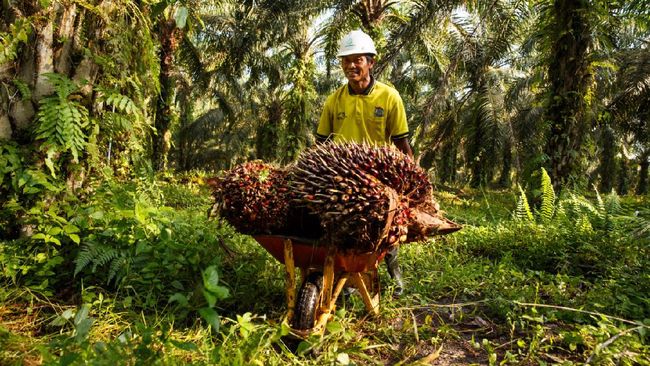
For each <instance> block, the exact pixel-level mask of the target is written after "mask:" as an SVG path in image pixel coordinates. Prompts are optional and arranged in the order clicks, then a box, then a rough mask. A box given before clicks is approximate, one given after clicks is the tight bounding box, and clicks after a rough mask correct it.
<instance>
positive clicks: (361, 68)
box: [341, 55, 375, 83]
mask: <svg viewBox="0 0 650 366" xmlns="http://www.w3.org/2000/svg"><path fill="white" fill-rule="evenodd" d="M373 66H375V60H374V59H372V60H370V61H369V58H368V57H367V56H366V55H348V56H343V57H341V67H342V68H343V72H344V73H345V77H346V78H347V79H348V81H350V82H357V83H358V82H361V81H365V80H370V70H372V67H373Z"/></svg>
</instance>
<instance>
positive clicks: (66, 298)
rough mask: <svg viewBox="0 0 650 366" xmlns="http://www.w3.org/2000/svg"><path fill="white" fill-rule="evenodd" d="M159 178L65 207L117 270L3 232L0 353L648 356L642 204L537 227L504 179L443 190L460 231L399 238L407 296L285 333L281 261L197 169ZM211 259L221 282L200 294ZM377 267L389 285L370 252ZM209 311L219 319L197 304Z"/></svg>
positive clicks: (559, 359)
mask: <svg viewBox="0 0 650 366" xmlns="http://www.w3.org/2000/svg"><path fill="white" fill-rule="evenodd" d="M157 184H158V186H157V187H156V186H155V185H154V186H151V185H148V186H147V185H142V186H139V185H137V184H136V185H129V186H123V185H119V184H114V185H113V186H109V187H104V188H102V189H99V190H98V191H97V192H98V193H97V194H96V196H95V198H94V201H93V202H92V203H91V204H90V205H88V206H85V207H84V208H83V210H81V208H79V209H80V210H81V211H77V212H84V214H83V215H86V216H88V215H89V212H90V215H92V212H96V211H98V210H99V209H101V208H102V207H103V209H102V210H104V211H105V213H104V214H103V216H102V217H103V219H102V220H101V221H92V220H91V221H92V222H90V221H83V220H82V219H81V218H82V217H83V216H82V215H78V216H75V217H77V218H76V219H75V218H70V222H74V223H76V225H77V226H78V227H79V229H80V235H81V236H82V240H81V246H83V243H84V242H87V241H88V240H90V241H91V242H92V240H94V241H97V240H99V239H101V240H103V241H102V243H104V244H105V243H110V245H111V246H112V248H116V249H118V250H119V253H120V256H121V257H119V258H124V261H125V262H124V263H127V264H128V265H124V266H123V267H120V271H118V272H116V273H117V274H116V275H115V276H114V277H113V278H110V279H109V278H108V270H109V269H110V266H111V264H110V263H108V262H107V263H108V264H106V263H101V262H100V263H97V266H96V267H95V268H94V269H93V266H92V265H88V266H87V267H85V268H83V269H82V270H81V271H80V272H79V273H78V275H77V276H74V277H72V276H70V273H67V272H64V271H69V270H70V269H71V268H74V259H75V258H74V256H76V255H78V253H79V248H80V246H79V245H76V244H74V243H71V242H69V241H68V242H65V241H63V242H62V245H63V246H64V247H67V248H69V250H63V249H62V250H60V253H61V254H57V255H56V256H53V257H51V258H50V257H43V256H41V257H39V258H40V259H38V260H37V259H35V257H32V256H31V255H30V254H29V253H25V252H21V251H20V250H22V249H20V248H33V247H34V244H33V243H32V244H29V243H27V244H26V243H22V244H21V245H22V246H16V245H17V244H16V243H15V242H4V243H1V244H0V254H1V255H2V256H1V257H0V258H2V262H0V263H1V265H2V272H1V273H3V277H1V278H0V281H2V282H0V283H1V284H2V286H1V287H0V364H3V365H4V364H8V365H12V364H17V365H20V364H98V365H104V364H106V365H114V364H126V365H138V364H142V365H152V364H164V365H168V364H179V365H180V364H199V365H200V364H221V365H251V364H252V365H291V364H293V365H323V364H332V365H337V364H339V365H343V364H357V365H375V364H377V365H384V364H391V365H392V364H398V365H405V364H418V363H420V364H425V363H427V362H434V361H435V362H437V363H436V364H441V365H459V364H478V365H483V364H517V365H518V364H529V365H538V364H563V365H574V364H584V363H585V362H586V361H589V362H590V363H592V364H604V365H607V364H612V365H613V364H629V365H632V364H641V365H644V364H645V365H647V364H650V361H649V358H648V354H649V352H650V348H649V346H648V330H649V329H648V326H650V321H649V320H648V318H650V301H649V300H648V294H649V293H650V288H649V286H650V270H648V268H649V265H650V263H649V262H650V260H649V259H648V258H649V257H650V256H649V255H648V244H649V238H648V236H647V234H646V235H645V236H643V235H641V236H638V235H636V236H635V233H639V232H641V231H639V230H638V228H639V225H641V226H643V225H644V224H647V221H644V220H647V216H643V215H645V213H643V212H642V214H641V217H637V218H634V216H633V215H632V214H631V213H632V212H634V211H636V210H641V211H643V208H644V207H647V205H648V202H647V200H643V199H642V200H639V199H638V198H628V197H623V198H622V199H621V206H622V207H623V208H622V209H621V210H620V211H619V212H618V213H613V212H612V213H611V215H609V216H607V215H596V214H591V215H587V214H583V215H582V216H580V215H578V216H579V217H578V216H572V215H571V214H567V215H565V216H561V217H560V216H558V218H556V219H554V220H552V221H551V222H548V223H544V224H538V223H534V222H523V221H518V220H515V219H513V216H512V212H513V211H514V209H515V205H516V201H517V196H516V195H515V194H513V193H510V192H484V191H466V192H464V193H463V195H462V197H459V196H457V195H454V194H451V193H444V192H443V193H440V194H439V195H438V198H439V199H440V201H441V206H442V208H443V209H444V210H445V211H447V213H448V215H449V217H451V218H453V219H454V220H456V221H458V222H460V223H462V224H463V225H464V228H463V230H461V231H460V232H457V233H455V234H452V235H450V236H448V237H444V238H436V239H435V240H431V241H429V242H426V243H417V244H409V245H405V246H403V247H402V248H401V249H400V262H401V265H402V268H403V271H404V275H405V281H406V283H407V289H406V293H405V295H404V296H403V297H402V298H400V299H398V300H393V299H391V298H390V297H388V296H384V297H383V299H382V304H381V305H382V307H381V310H380V314H379V315H378V316H376V317H372V316H370V315H369V314H367V312H366V311H365V308H364V306H363V303H362V302H361V300H360V298H358V297H356V296H353V297H352V298H351V299H350V302H348V303H347V304H346V305H345V307H341V306H340V307H339V309H338V310H337V312H336V316H335V319H334V320H333V321H332V322H330V323H329V324H328V327H327V329H328V330H327V332H326V333H325V335H324V336H323V337H312V338H310V339H308V340H306V341H303V342H298V341H291V340H288V339H287V338H286V337H283V335H285V334H286V329H283V328H282V326H281V325H280V324H279V321H280V319H281V318H282V315H283V313H284V311H285V310H286V305H285V299H284V269H283V267H282V266H281V265H280V264H279V263H278V262H277V261H276V260H275V259H273V258H272V257H271V256H270V255H268V254H267V253H266V252H265V251H264V250H263V249H262V248H261V247H260V246H259V245H258V244H256V242H255V241H253V240H252V239H251V238H250V237H247V236H242V235H239V234H237V233H235V232H234V231H233V230H232V229H231V228H229V227H228V226H227V225H223V224H221V223H219V222H216V221H214V220H208V219H207V217H206V215H205V213H206V212H207V209H208V207H209V201H208V200H206V199H205V198H203V197H206V195H207V193H206V192H205V191H204V190H202V189H201V187H200V185H198V184H197V183H196V182H193V181H190V182H189V183H187V182H183V184H178V183H175V182H170V183H157ZM145 186H146V187H147V189H143V188H142V187H145ZM132 192H138V193H139V194H138V195H133V194H131V193H132ZM592 202H594V201H593V200H592ZM136 207H139V208H138V210H139V211H138V212H139V213H136V211H134V210H136ZM164 207H171V208H172V209H165V208H164ZM110 208H113V212H109V211H108V210H109V209H110ZM92 210H94V211H92ZM120 210H122V211H120ZM91 211H92V212H91ZM129 212H133V213H134V214H133V215H131V214H130V213H129ZM142 212H146V215H144V216H142ZM138 215H140V216H138ZM96 216H98V215H96ZM143 228H144V229H143ZM93 238H94V239H93ZM91 239H92V240H91ZM40 245H42V244H40ZM10 246H11V248H14V249H12V250H10ZM16 248H18V249H16ZM71 257H72V258H71ZM53 258H60V259H56V260H54V259H53ZM39 260H41V262H39ZM50 260H51V261H52V262H51V263H50V262H49V261H50ZM48 265H49V267H48ZM21 266H22V267H21ZM210 266H216V268H218V273H219V284H220V285H221V286H223V287H226V288H228V291H229V296H228V297H226V298H219V299H218V300H216V302H215V303H214V305H213V306H210V304H209V301H208V296H207V295H206V293H205V290H206V286H208V287H209V286H210V285H209V283H207V282H206V279H205V278H203V279H202V273H205V272H204V271H206V269H207V268H208V267H210ZM44 267H47V268H50V267H52V268H53V269H52V270H51V271H50V272H48V271H46V270H44V269H43V268H44ZM12 268H14V269H15V268H23V270H24V271H26V272H25V274H21V272H20V271H18V272H15V270H12ZM379 273H380V280H381V284H382V287H383V290H384V293H390V290H391V282H390V280H389V278H388V275H387V273H386V271H385V266H384V265H383V264H382V265H380V267H379ZM43 278H45V279H47V278H50V279H51V281H50V282H48V283H47V284H45V285H43V282H42V279H43ZM57 278H59V279H64V278H65V279H70V281H72V282H70V283H65V284H62V283H61V282H62V280H60V281H57V280H56V279H57ZM206 307H209V308H211V309H213V310H214V311H215V313H218V314H219V316H220V320H219V321H218V324H219V329H218V330H216V329H214V328H213V327H210V326H209V325H208V323H207V322H206V320H205V319H206V318H205V317H202V316H201V315H200V314H199V311H200V309H202V308H206Z"/></svg>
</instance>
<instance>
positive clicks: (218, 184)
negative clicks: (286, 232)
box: [212, 161, 289, 234]
mask: <svg viewBox="0 0 650 366" xmlns="http://www.w3.org/2000/svg"><path fill="white" fill-rule="evenodd" d="M285 178H286V172H285V171H284V170H283V169H280V168H277V167H275V166H273V165H271V164H266V163H263V162H260V161H253V162H247V163H244V164H241V165H238V166H237V167H235V168H234V169H232V170H229V171H227V172H225V174H224V175H223V176H222V177H219V178H216V180H215V181H214V183H213V184H212V186H213V197H214V199H215V202H216V203H215V206H214V207H213V213H216V214H218V215H219V216H221V217H223V218H224V219H226V220H227V221H228V222H229V223H230V224H231V225H233V226H234V227H235V228H236V229H237V230H238V231H239V232H241V233H244V234H261V233H265V234H272V233H276V232H278V231H280V230H281V228H282V227H284V226H285V225H286V221H287V212H288V208H289V198H288V197H287V185H286V183H285Z"/></svg>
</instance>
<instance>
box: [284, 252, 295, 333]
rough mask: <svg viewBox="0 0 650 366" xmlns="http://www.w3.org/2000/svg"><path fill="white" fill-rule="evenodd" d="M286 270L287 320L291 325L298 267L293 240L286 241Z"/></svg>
mask: <svg viewBox="0 0 650 366" xmlns="http://www.w3.org/2000/svg"><path fill="white" fill-rule="evenodd" d="M284 268H285V270H286V273H287V283H286V291H287V315H286V320H287V322H288V323H291V320H292V319H293V313H294V309H295V307H296V267H295V265H294V261H293V246H292V243H291V239H286V240H285V241H284Z"/></svg>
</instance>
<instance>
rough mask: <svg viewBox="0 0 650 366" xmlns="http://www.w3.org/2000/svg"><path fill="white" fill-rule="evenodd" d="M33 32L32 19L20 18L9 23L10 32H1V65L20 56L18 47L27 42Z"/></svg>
mask: <svg viewBox="0 0 650 366" xmlns="http://www.w3.org/2000/svg"><path fill="white" fill-rule="evenodd" d="M31 32H32V26H31V22H30V19H28V18H18V19H16V20H15V22H14V23H13V24H10V25H9V32H8V33H4V32H2V33H0V65H2V64H4V63H6V62H9V61H11V60H13V59H15V58H16V57H17V56H18V53H17V51H18V47H19V46H20V44H21V43H27V41H28V38H29V35H30V34H31Z"/></svg>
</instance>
